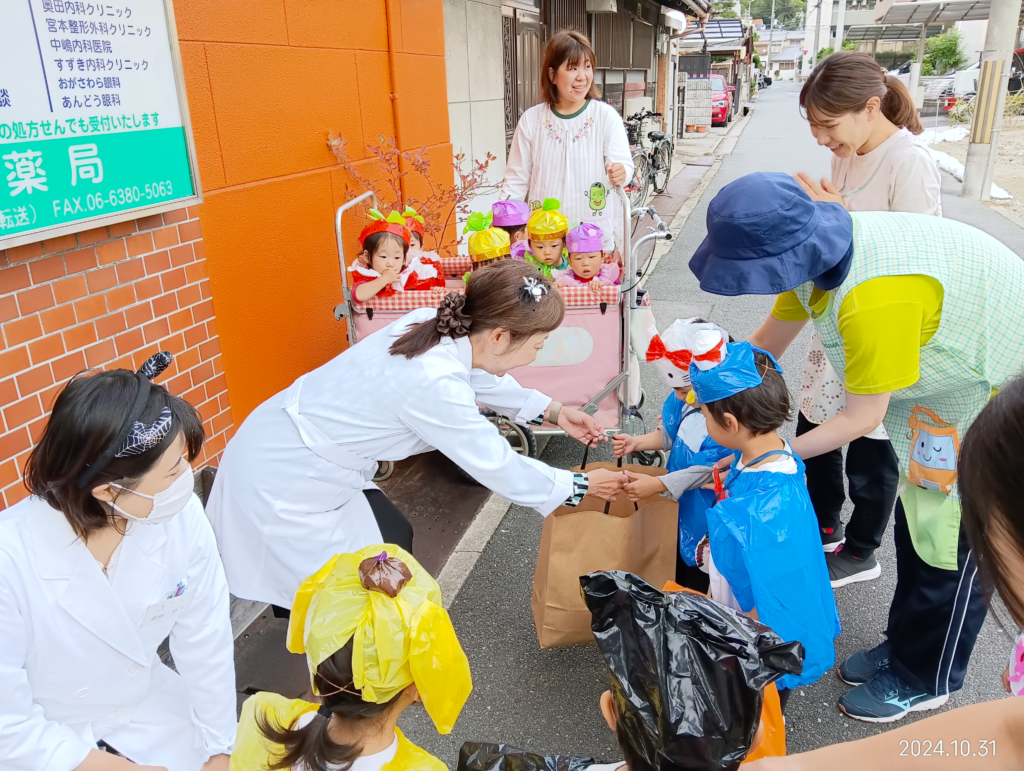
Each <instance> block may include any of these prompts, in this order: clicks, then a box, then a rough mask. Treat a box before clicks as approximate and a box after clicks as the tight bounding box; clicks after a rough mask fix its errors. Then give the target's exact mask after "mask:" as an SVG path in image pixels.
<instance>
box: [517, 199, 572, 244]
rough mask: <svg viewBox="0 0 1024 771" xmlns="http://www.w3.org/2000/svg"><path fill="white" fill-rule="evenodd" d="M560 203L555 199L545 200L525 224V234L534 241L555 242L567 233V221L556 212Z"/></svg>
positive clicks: (560, 213)
mask: <svg viewBox="0 0 1024 771" xmlns="http://www.w3.org/2000/svg"><path fill="white" fill-rule="evenodd" d="M561 205H562V202H561V201H559V200H558V199H557V198H545V199H544V203H543V204H541V207H540V208H539V209H537V211H535V212H534V213H533V214H531V215H530V219H529V221H528V222H527V223H526V232H527V234H528V235H529V237H530V238H531V239H532V240H534V241H557V240H558V239H559V238H565V235H566V233H568V232H569V220H567V219H566V218H565V215H564V214H562V212H560V211H558V209H559V207H561Z"/></svg>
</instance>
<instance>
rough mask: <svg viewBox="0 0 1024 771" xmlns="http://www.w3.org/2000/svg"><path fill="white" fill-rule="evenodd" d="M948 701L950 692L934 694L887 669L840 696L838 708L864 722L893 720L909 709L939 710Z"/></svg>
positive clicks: (917, 710)
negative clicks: (903, 679)
mask: <svg viewBox="0 0 1024 771" xmlns="http://www.w3.org/2000/svg"><path fill="white" fill-rule="evenodd" d="M947 701H949V694H948V693H944V694H942V695H941V696H935V695H934V694H931V693H928V692H927V691H922V690H921V689H920V688H915V687H914V686H912V685H910V684H909V683H905V682H903V681H902V680H900V679H899V678H898V677H896V675H894V674H893V673H892V672H889V671H885V672H880V673H879V674H878V676H877V677H876V678H874V679H873V680H869V681H868V682H866V683H863V684H861V685H858V686H857V687H856V688H854V689H853V690H852V691H847V692H846V693H844V694H843V695H842V696H840V697H839V709H840V710H841V711H842V712H843V713H844V714H845V715H846V716H847V717H852V718H853V719H854V720H861V721H863V722H865V723H892V722H895V721H897V720H899V719H900V718H902V717H903V716H904V715H906V714H907V713H908V712H924V711H926V710H930V709H938V708H939V707H941V706H942V705H943V704H945V703H946V702H947Z"/></svg>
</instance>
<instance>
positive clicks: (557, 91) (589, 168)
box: [502, 30, 633, 256]
mask: <svg viewBox="0 0 1024 771" xmlns="http://www.w3.org/2000/svg"><path fill="white" fill-rule="evenodd" d="M596 68H597V56H596V55H595V54H594V49H593V48H591V46H590V41H589V40H587V38H586V36H585V35H583V34H581V33H579V32H574V31H572V30H562V31H561V32H557V33H555V34H554V35H553V36H552V37H551V39H550V40H549V41H548V44H547V48H546V49H545V51H544V62H543V64H542V65H541V69H540V72H541V76H540V78H541V85H540V94H539V99H538V104H537V105H535V106H533V107H531V108H530V109H529V110H527V111H526V112H524V113H523V115H522V117H521V118H520V119H519V125H518V126H516V133H515V136H513V137H512V146H511V148H510V149H509V154H508V164H507V165H506V167H505V181H504V182H503V183H502V196H503V197H504V198H512V199H516V200H520V201H526V202H527V203H529V204H530V208H532V209H539V208H540V207H541V203H542V202H543V201H544V199H545V198H557V199H558V200H559V201H561V202H562V213H563V214H564V215H565V216H566V217H567V218H568V220H569V222H571V223H573V224H577V223H580V222H591V223H593V224H595V225H600V226H601V228H602V230H603V231H604V248H603V251H604V252H606V253H607V254H608V255H609V256H610V255H612V254H613V252H614V250H615V249H618V248H621V246H622V214H621V212H620V209H619V206H620V203H619V198H618V196H617V195H616V193H615V192H614V190H613V189H612V188H614V187H618V186H619V185H622V184H625V182H626V180H627V179H629V178H630V177H631V176H632V174H633V161H632V160H631V159H630V158H631V156H630V153H629V139H628V138H627V136H626V129H625V128H624V127H623V125H622V118H621V117H620V116H619V114H618V113H617V112H616V111H615V108H614V107H612V106H611V105H610V104H607V103H605V102H602V101H601V91H600V89H598V88H597V86H595V85H594V70H595V69H596Z"/></svg>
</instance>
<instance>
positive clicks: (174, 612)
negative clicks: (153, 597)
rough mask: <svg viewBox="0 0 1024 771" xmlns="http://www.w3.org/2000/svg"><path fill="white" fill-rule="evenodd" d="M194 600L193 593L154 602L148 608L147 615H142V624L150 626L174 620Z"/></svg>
mask: <svg viewBox="0 0 1024 771" xmlns="http://www.w3.org/2000/svg"><path fill="white" fill-rule="evenodd" d="M191 602H192V595H191V594H181V595H178V596H177V597H171V598H170V599H168V600H164V601H163V602H154V603H153V604H152V605H150V606H149V607H148V608H146V615H144V616H143V617H142V626H149V625H150V624H156V623H159V622H161V621H173V620H174V619H176V618H177V617H178V616H179V615H181V612H182V611H183V610H185V608H187V607H188V606H189V605H190V604H191Z"/></svg>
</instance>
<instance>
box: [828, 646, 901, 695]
mask: <svg viewBox="0 0 1024 771" xmlns="http://www.w3.org/2000/svg"><path fill="white" fill-rule="evenodd" d="M890 650H891V648H890V646H889V641H888V640H886V641H885V642H883V643H881V644H880V645H876V646H875V647H874V648H870V649H869V650H866V651H860V652H859V653H854V654H853V655H852V656H850V658H848V659H847V660H846V661H844V662H843V663H842V664H840V665H839V679H840V680H842V681H843V682H844V683H847V684H848V685H860V684H861V683H866V682H868V681H869V680H874V679H875V677H877V676H878V674H879V673H880V672H884V671H885V670H887V669H888V668H889V652H890Z"/></svg>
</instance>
